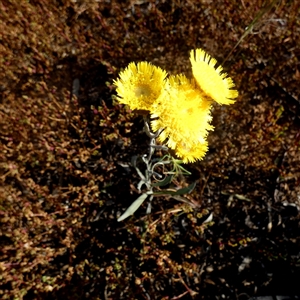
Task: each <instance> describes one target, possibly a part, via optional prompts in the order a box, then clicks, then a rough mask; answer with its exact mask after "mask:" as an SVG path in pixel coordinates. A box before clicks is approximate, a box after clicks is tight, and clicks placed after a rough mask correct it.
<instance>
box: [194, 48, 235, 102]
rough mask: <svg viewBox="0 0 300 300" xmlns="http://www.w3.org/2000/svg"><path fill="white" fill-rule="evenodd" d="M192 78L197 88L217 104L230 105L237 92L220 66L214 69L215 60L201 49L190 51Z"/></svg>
mask: <svg viewBox="0 0 300 300" xmlns="http://www.w3.org/2000/svg"><path fill="white" fill-rule="evenodd" d="M190 61H191V64H192V71H193V76H194V78H195V80H196V82H197V84H198V87H199V89H200V90H201V91H203V92H204V93H205V94H206V95H207V96H209V97H210V98H212V99H213V100H215V101H216V102H218V103H219V104H232V103H234V102H235V100H233V99H235V98H236V97H237V96H238V92H237V91H236V90H233V89H232V88H233V87H234V86H235V85H234V83H233V81H232V79H231V78H230V77H228V76H227V73H224V72H223V68H222V66H219V67H218V68H216V69H215V65H216V63H217V61H216V59H214V58H212V57H211V56H210V55H208V54H207V53H206V52H205V51H204V50H202V49H196V50H192V51H191V53H190Z"/></svg>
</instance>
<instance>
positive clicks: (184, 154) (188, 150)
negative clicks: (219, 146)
mask: <svg viewBox="0 0 300 300" xmlns="http://www.w3.org/2000/svg"><path fill="white" fill-rule="evenodd" d="M207 150H208V143H207V141H206V140H204V141H203V142H202V143H196V144H195V143H192V142H191V143H189V141H187V142H182V143H179V144H177V146H176V148H175V152H176V155H177V156H178V157H180V158H181V159H182V161H183V163H185V164H186V163H192V162H195V161H196V160H198V159H199V160H200V159H202V158H203V157H204V156H205V154H206V152H207Z"/></svg>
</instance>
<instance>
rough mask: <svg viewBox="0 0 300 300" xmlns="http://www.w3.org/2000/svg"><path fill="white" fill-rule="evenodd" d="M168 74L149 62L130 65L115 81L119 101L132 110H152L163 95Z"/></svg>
mask: <svg viewBox="0 0 300 300" xmlns="http://www.w3.org/2000/svg"><path fill="white" fill-rule="evenodd" d="M166 76H167V73H166V72H165V71H164V70H162V69H161V68H159V67H156V66H153V65H151V64H150V63H148V62H139V63H137V64H135V63H134V62H132V63H130V64H129V65H128V67H127V68H126V69H125V70H124V71H123V72H121V73H120V78H119V79H117V80H115V81H114V85H115V86H116V87H117V89H116V91H117V94H118V97H117V99H118V100H119V101H120V102H121V103H124V104H127V105H129V107H130V108H131V109H139V110H151V106H152V104H153V102H154V101H155V100H157V98H158V97H159V95H160V94H161V91H162V89H163V86H164V80H165V78H166Z"/></svg>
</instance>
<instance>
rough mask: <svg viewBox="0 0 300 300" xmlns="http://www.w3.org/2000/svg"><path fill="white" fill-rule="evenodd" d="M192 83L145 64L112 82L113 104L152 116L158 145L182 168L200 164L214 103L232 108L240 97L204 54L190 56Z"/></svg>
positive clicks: (131, 67)
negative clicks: (172, 153) (162, 144)
mask: <svg viewBox="0 0 300 300" xmlns="http://www.w3.org/2000/svg"><path fill="white" fill-rule="evenodd" d="M190 61H191V64H192V72H193V78H192V79H188V78H187V77H185V76H184V75H182V74H180V75H176V76H172V75H170V76H167V73H166V72H165V71H164V70H162V69H161V68H159V67H156V66H153V65H151V64H150V63H148V62H140V63H137V64H135V63H130V64H129V66H128V67H127V68H126V69H125V70H124V71H123V72H121V73H120V76H119V79H117V80H116V81H114V84H115V86H116V87H117V89H116V90H117V94H118V96H117V99H118V100H119V102H120V103H124V104H127V105H129V107H130V108H131V109H138V110H147V111H149V112H150V113H151V118H152V121H151V128H152V130H153V131H154V132H156V131H158V130H160V131H161V133H160V135H159V137H158V139H159V140H160V141H161V142H165V143H166V145H167V146H168V147H169V148H171V149H173V150H174V151H175V153H176V155H177V156H178V157H180V158H181V159H182V160H183V162H184V163H187V162H194V161H195V160H197V159H202V158H203V157H204V156H205V153H206V152H207V150H208V143H207V135H208V132H209V131H210V130H213V126H212V125H211V124H210V122H211V119H212V117H211V113H210V112H211V105H212V101H216V102H217V103H219V104H232V103H234V102H235V100H234V99H235V98H236V97H237V96H238V92H237V91H236V90H235V89H233V88H234V83H233V81H232V79H231V78H230V77H228V75H227V74H226V73H224V72H223V68H222V66H218V67H217V68H215V66H216V64H217V61H216V60H215V59H214V58H212V57H211V56H210V55H208V54H207V53H206V52H205V51H204V50H202V49H196V50H192V51H191V52H190Z"/></svg>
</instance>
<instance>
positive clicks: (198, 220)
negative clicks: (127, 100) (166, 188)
mask: <svg viewBox="0 0 300 300" xmlns="http://www.w3.org/2000/svg"><path fill="white" fill-rule="evenodd" d="M266 2H267V1H260V0H257V1H245V0H241V1H194V0H189V1H114V0H111V1H75V0H73V1H70V0H63V1H55V0H52V1H20V2H18V1H12V0H11V1H9V0H4V1H1V3H0V16H1V17H0V32H1V39H0V57H1V59H0V71H1V72H0V74H1V75H0V77H1V78H0V92H1V98H0V128H1V131H0V141H1V143H0V158H1V159H0V172H1V173H0V182H1V184H0V185H1V187H0V223H1V227H0V295H1V296H0V297H1V298H2V299H48V298H49V299H62V298H63V297H64V298H66V299H221V298H222V299H239V300H241V299H248V298H249V297H250V296H253V295H263V294H271V293H272V294H276V293H278V294H286V295H297V294H298V295H299V294H300V290H299V284H298V280H299V277H300V271H299V259H300V256H299V249H300V239H299V207H300V167H299V165H300V151H299V147H300V146H299V144H300V131H299V130H300V121H299V115H300V98H299V94H300V93H299V74H300V73H299V72H300V62H299V57H300V49H299V38H300V16H299V7H300V4H299V3H298V1H288V0H282V1H270V2H269V3H266ZM121 3H122V4H121ZM253 20H255V21H254V22H252V21H253ZM247 26H248V27H247ZM246 27H247V29H246V31H245V28H246ZM241 37H242V38H241ZM235 45H237V46H236V47H235ZM197 47H202V48H204V49H205V50H206V51H207V52H209V53H210V54H211V55H212V56H214V57H216V58H218V60H219V61H220V62H222V60H224V59H225V58H226V57H227V56H228V54H229V56H228V59H226V61H225V62H224V66H225V69H226V70H228V72H229V73H230V76H231V77H232V78H234V81H235V82H236V83H237V88H238V90H239V91H240V97H239V99H238V101H237V103H236V104H235V105H234V106H232V107H230V108H224V107H215V110H214V125H215V127H216V130H215V131H214V132H213V133H212V134H211V135H210V152H209V154H208V155H207V157H206V158H205V160H204V161H202V162H199V163H196V164H193V165H190V166H188V169H189V170H191V172H192V175H191V176H190V177H185V178H184V179H183V178H182V179H181V180H180V182H178V185H179V186H185V185H187V184H189V183H190V182H192V181H197V187H196V189H195V190H194V192H193V193H192V194H190V195H188V196H187V197H188V199H189V200H190V201H192V202H193V203H194V206H195V205H196V206H197V209H192V208H191V207H190V206H188V205H187V204H184V203H181V202H177V201H176V200H174V199H167V198H163V197H162V198H159V199H155V201H154V202H153V209H152V213H151V214H150V215H145V208H146V204H145V206H143V207H142V208H140V209H139V211H138V212H137V213H136V214H135V216H134V217H132V218H131V219H130V220H128V221H126V222H124V223H117V222H116V218H117V217H118V216H119V215H120V214H121V212H122V211H124V209H125V208H126V207H128V205H129V204H130V203H131V202H132V200H134V199H135V198H136V197H137V194H136V190H135V184H136V183H137V181H138V178H137V177H136V175H135V173H134V171H133V170H132V169H131V168H130V166H127V163H128V162H130V160H131V157H132V155H136V154H143V153H146V151H147V142H148V141H147V138H146V136H145V134H144V133H143V132H142V122H141V120H140V119H139V118H138V117H136V116H135V115H134V114H132V113H131V112H130V111H128V110H126V108H124V107H123V106H120V105H113V101H112V99H111V96H112V94H113V89H112V86H111V82H112V79H114V78H116V76H117V73H118V71H119V70H120V68H122V67H125V66H126V65H127V63H129V62H130V61H140V60H147V61H150V62H152V63H154V64H156V65H159V66H161V67H163V68H166V69H167V70H168V71H169V72H170V73H172V72H176V73H178V72H186V73H189V72H190V66H189V62H188V52H189V50H190V49H193V48H197ZM74 80H75V81H74ZM78 80H79V81H78ZM78 82H79V84H80V89H79V91H78ZM73 83H75V84H73ZM72 84H73V89H72ZM210 215H212V216H213V218H212V221H210V222H205V221H206V220H207V218H208V217H209V216H210Z"/></svg>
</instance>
